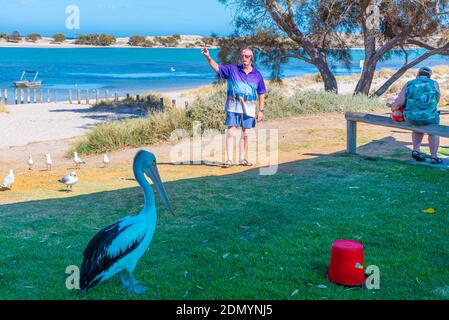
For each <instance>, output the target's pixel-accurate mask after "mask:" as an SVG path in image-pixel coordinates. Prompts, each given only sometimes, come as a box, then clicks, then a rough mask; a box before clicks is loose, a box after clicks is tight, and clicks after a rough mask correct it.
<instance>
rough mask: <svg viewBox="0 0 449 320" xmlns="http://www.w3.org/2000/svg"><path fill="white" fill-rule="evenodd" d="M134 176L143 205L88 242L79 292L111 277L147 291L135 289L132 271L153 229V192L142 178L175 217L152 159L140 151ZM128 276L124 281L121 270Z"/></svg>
mask: <svg viewBox="0 0 449 320" xmlns="http://www.w3.org/2000/svg"><path fill="white" fill-rule="evenodd" d="M133 171H134V176H135V178H136V180H137V182H138V183H139V185H140V187H141V188H142V190H143V193H144V196H145V197H144V199H145V204H144V207H143V209H142V210H141V211H140V213H139V214H138V215H134V216H126V217H124V218H122V219H120V220H118V221H117V222H115V223H113V224H111V225H109V226H108V227H106V228H104V229H102V230H100V231H99V232H98V233H97V234H96V235H95V236H94V237H93V238H92V240H90V242H89V244H88V245H87V247H86V249H85V250H84V252H83V256H84V259H83V263H82V265H81V272H80V289H81V290H82V291H84V292H86V291H89V290H90V289H92V288H93V287H95V286H96V285H98V284H99V283H102V282H104V281H106V280H108V279H109V278H111V277H113V276H114V275H116V274H118V277H119V279H120V281H121V283H122V285H123V286H124V287H125V288H126V289H127V290H128V291H130V292H132V293H141V292H144V291H145V290H146V289H145V287H142V286H138V285H137V284H138V281H136V279H135V278H134V275H133V272H134V269H135V267H136V265H137V263H138V262H139V260H140V258H141V257H142V256H143V254H144V253H145V251H146V250H147V248H148V246H149V245H150V243H151V240H152V238H153V234H154V231H155V229H156V218H157V214H156V202H155V197H154V191H153V188H152V187H151V185H150V183H149V182H148V180H147V179H146V178H145V175H146V176H147V177H148V178H150V179H151V180H152V181H153V186H154V187H155V188H156V189H157V191H158V194H159V198H160V199H161V201H162V203H163V204H164V206H165V207H166V208H167V209H168V210H169V211H170V212H171V213H172V214H173V215H174V213H173V210H172V209H171V206H170V202H169V200H168V197H167V193H166V192H165V189H164V186H163V184H162V182H161V178H160V176H159V172H158V169H157V165H156V158H155V156H154V155H153V154H152V153H150V152H148V151H145V150H140V151H139V152H138V153H137V154H136V156H135V157H134V162H133ZM125 270H126V271H127V272H128V274H129V277H128V280H125V279H124V271H125Z"/></svg>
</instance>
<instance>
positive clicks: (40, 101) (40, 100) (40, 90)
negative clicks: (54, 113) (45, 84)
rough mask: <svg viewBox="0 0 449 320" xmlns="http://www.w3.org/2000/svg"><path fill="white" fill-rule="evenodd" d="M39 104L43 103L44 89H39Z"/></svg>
mask: <svg viewBox="0 0 449 320" xmlns="http://www.w3.org/2000/svg"><path fill="white" fill-rule="evenodd" d="M39 103H42V89H39Z"/></svg>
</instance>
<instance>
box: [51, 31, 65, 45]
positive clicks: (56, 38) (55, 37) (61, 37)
mask: <svg viewBox="0 0 449 320" xmlns="http://www.w3.org/2000/svg"><path fill="white" fill-rule="evenodd" d="M65 39H66V37H65V35H63V34H62V33H55V34H54V35H53V41H54V42H57V43H62V42H64V41H65Z"/></svg>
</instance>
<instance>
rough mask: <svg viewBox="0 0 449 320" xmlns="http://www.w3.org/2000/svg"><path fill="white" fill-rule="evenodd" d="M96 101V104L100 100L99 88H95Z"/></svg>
mask: <svg viewBox="0 0 449 320" xmlns="http://www.w3.org/2000/svg"><path fill="white" fill-rule="evenodd" d="M95 101H96V104H98V103H99V102H100V92H99V91H98V89H95Z"/></svg>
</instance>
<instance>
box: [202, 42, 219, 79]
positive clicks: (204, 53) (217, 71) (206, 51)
mask: <svg viewBox="0 0 449 320" xmlns="http://www.w3.org/2000/svg"><path fill="white" fill-rule="evenodd" d="M201 52H202V53H203V55H204V57H205V58H206V60H207V62H209V65H210V67H211V68H212V69H214V70H215V72H216V73H219V72H220V67H219V66H218V63H216V62H215V61H214V59H212V58H211V56H210V54H209V50H208V49H207V48H206V47H204V48H203V49H202V50H201Z"/></svg>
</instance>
